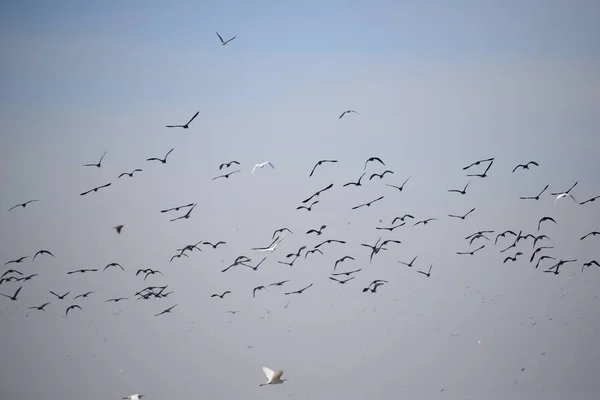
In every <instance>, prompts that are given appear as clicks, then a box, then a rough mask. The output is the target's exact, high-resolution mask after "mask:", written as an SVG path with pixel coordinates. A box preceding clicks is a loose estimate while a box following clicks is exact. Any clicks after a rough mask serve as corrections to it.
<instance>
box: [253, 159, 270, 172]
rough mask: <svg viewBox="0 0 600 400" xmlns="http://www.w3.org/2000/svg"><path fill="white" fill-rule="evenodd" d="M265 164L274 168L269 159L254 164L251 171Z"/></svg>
mask: <svg viewBox="0 0 600 400" xmlns="http://www.w3.org/2000/svg"><path fill="white" fill-rule="evenodd" d="M265 165H270V166H271V168H273V169H275V166H274V165H273V164H272V163H271V161H265V162H264V163H260V164H256V165H255V166H254V168H252V173H254V170H255V169H256V168H263V167H264V166H265Z"/></svg>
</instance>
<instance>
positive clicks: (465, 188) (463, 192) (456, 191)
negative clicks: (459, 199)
mask: <svg viewBox="0 0 600 400" xmlns="http://www.w3.org/2000/svg"><path fill="white" fill-rule="evenodd" d="M470 184H471V181H469V182H468V183H467V184H466V185H465V187H464V189H463V190H458V189H450V190H448V192H450V193H460V194H467V188H468V187H469V185H470Z"/></svg>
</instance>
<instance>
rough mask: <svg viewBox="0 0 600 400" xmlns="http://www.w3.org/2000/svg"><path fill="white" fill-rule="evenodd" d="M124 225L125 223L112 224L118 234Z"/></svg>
mask: <svg viewBox="0 0 600 400" xmlns="http://www.w3.org/2000/svg"><path fill="white" fill-rule="evenodd" d="M124 226H125V225H117V226H113V229H114V230H115V231H117V233H118V234H121V231H122V230H123V227H124Z"/></svg>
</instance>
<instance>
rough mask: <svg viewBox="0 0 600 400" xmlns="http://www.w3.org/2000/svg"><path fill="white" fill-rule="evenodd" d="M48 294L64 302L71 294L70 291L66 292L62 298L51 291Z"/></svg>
mask: <svg viewBox="0 0 600 400" xmlns="http://www.w3.org/2000/svg"><path fill="white" fill-rule="evenodd" d="M50 293H52V294H53V295H55V296H56V298H57V299H58V300H64V299H65V297H67V295H68V294H69V293H71V292H70V291H68V292H67V293H65V294H63V295H62V296H61V295H58V294H56V293H54V292H53V291H52V290H51V291H50Z"/></svg>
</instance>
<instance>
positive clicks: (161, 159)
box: [146, 147, 175, 164]
mask: <svg viewBox="0 0 600 400" xmlns="http://www.w3.org/2000/svg"><path fill="white" fill-rule="evenodd" d="M173 150H175V148H174V147H173V148H172V149H171V150H169V152H168V153H167V154H166V155H165V158H158V157H150V158H146V161H160V162H161V163H163V164H166V163H167V158H168V157H169V154H171V152H172V151H173Z"/></svg>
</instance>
